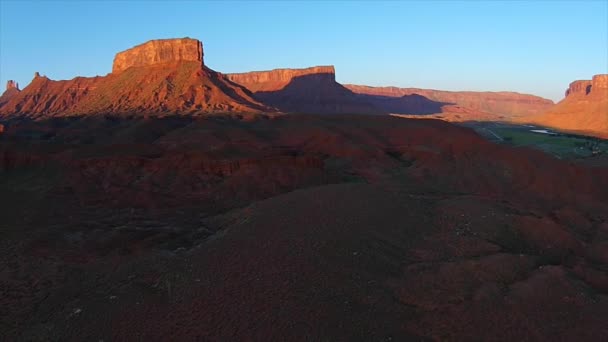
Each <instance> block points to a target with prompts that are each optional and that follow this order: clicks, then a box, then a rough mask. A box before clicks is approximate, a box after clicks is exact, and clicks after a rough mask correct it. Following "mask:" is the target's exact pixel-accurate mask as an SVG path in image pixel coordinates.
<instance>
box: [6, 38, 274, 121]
mask: <svg viewBox="0 0 608 342" xmlns="http://www.w3.org/2000/svg"><path fill="white" fill-rule="evenodd" d="M202 56H203V52H202V44H201V43H200V42H199V41H197V40H194V39H188V38H185V39H175V40H155V41H150V42H148V43H145V44H142V45H140V46H138V47H135V48H133V49H130V50H127V51H125V52H121V53H119V54H117V56H116V58H115V63H114V72H113V73H111V74H109V75H107V76H105V77H76V78H74V79H72V80H66V81H53V80H50V79H49V78H47V77H45V76H40V74H39V73H38V72H36V74H35V75H34V79H33V80H32V82H31V83H30V84H29V85H28V86H27V87H26V88H25V89H23V91H21V92H20V93H18V94H13V95H11V96H10V97H8V96H7V97H4V96H3V98H2V102H0V116H11V115H27V116H46V115H53V116H62V115H78V114H100V113H101V114H106V113H114V114H127V113H128V114H137V113H180V114H197V113H208V112H228V111H236V112H255V111H260V110H271V109H270V108H268V107H266V106H265V105H263V104H261V103H260V102H259V101H257V100H255V99H253V98H252V97H251V94H250V93H249V92H248V91H247V90H246V89H245V88H243V87H241V86H239V85H237V84H235V83H233V82H231V81H229V80H228V79H227V78H226V77H225V76H223V75H222V74H220V73H217V72H215V71H213V70H211V69H209V68H207V67H205V66H203V65H202Z"/></svg>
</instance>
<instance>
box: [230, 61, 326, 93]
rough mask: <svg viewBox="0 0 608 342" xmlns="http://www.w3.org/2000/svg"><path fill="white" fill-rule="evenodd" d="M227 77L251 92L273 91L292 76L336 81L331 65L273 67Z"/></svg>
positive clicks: (283, 84)
mask: <svg viewBox="0 0 608 342" xmlns="http://www.w3.org/2000/svg"><path fill="white" fill-rule="evenodd" d="M226 76H227V77H228V79H230V80H231V81H233V82H235V83H238V84H240V85H242V86H245V87H246V88H247V89H249V90H250V91H252V92H258V91H275V90H280V89H282V88H284V87H285V86H287V85H288V84H289V83H290V82H291V81H292V80H293V79H294V78H296V77H301V76H308V77H309V78H316V79H317V80H325V81H329V82H335V81H336V70H335V68H334V66H333V65H324V66H314V67H310V68H304V69H273V70H268V71H251V72H243V73H233V74H226Z"/></svg>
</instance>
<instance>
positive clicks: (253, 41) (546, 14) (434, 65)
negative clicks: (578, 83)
mask: <svg viewBox="0 0 608 342" xmlns="http://www.w3.org/2000/svg"><path fill="white" fill-rule="evenodd" d="M185 36H189V37H192V38H198V39H200V40H202V41H203V45H204V49H205V62H206V64H207V65H208V66H209V67H211V68H212V69H215V70H217V71H221V72H243V71H252V70H266V69H272V68H281V67H293V68H297V67H307V66H313V65H326V64H333V65H335V67H336V72H337V75H336V76H337V80H338V81H339V82H342V83H355V84H366V85H373V86H381V85H394V86H400V87H420V88H433V89H445V90H491V91H497V90H511V91H518V92H523V93H532V94H536V95H540V96H543V97H547V98H550V99H553V100H559V99H561V98H562V97H563V93H564V89H565V88H566V87H567V85H568V83H570V82H571V81H573V80H575V79H590V78H591V76H592V75H594V74H599V73H608V0H598V1H584V0H583V1H572V2H568V1H516V0H510V1H505V2H500V1H463V2H459V1H424V2H415V1H389V2H363V1H353V2H350V1H337V2H321V1H303V2H296V1H285V2H280V1H269V2H254V1H243V2H219V1H217V2H202V1H183V2H162V1H151V2H144V1H130V2H129V1H116V2H111V1H103V2H101V1H100V2H94V1H76V0H71V1H63V2H52V1H48V0H45V1H43V0H39V1H31V2H28V1H7V0H0V82H1V83H0V85H2V87H3V86H4V84H5V83H6V81H7V80H8V79H14V80H16V81H18V82H19V83H20V85H21V87H22V88H23V87H24V86H25V85H27V84H28V83H29V82H30V81H31V79H32V77H33V75H34V72H35V71H39V72H40V73H41V74H43V75H47V76H48V77H50V78H52V79H70V78H73V77H75V76H77V75H83V76H95V75H105V74H107V73H109V72H110V70H111V68H112V59H113V58H114V54H115V53H116V52H118V51H121V50H124V49H127V48H129V47H131V46H133V45H137V44H140V43H143V42H145V41H147V40H150V39H156V38H173V37H185Z"/></svg>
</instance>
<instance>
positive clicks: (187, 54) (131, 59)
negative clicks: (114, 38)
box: [112, 38, 204, 73]
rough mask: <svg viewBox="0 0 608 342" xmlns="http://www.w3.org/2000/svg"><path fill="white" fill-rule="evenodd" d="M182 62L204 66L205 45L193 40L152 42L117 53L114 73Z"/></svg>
mask: <svg viewBox="0 0 608 342" xmlns="http://www.w3.org/2000/svg"><path fill="white" fill-rule="evenodd" d="M180 61H190V62H199V63H200V65H201V66H202V65H204V62H203V43H202V42H200V41H199V40H196V39H191V38H180V39H158V40H151V41H149V42H146V43H144V44H141V45H137V46H135V47H133V48H131V49H128V50H125V51H122V52H119V53H117V54H116V57H114V64H113V65H112V73H117V72H121V71H123V70H125V69H127V68H130V67H139V66H148V65H155V64H162V63H171V62H180Z"/></svg>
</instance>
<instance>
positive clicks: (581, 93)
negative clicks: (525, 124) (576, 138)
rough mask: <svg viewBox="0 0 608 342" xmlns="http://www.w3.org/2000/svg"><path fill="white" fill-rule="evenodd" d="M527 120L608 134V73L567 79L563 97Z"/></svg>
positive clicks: (589, 133) (573, 130)
mask: <svg viewBox="0 0 608 342" xmlns="http://www.w3.org/2000/svg"><path fill="white" fill-rule="evenodd" d="M529 121H531V122H533V123H536V124H541V125H544V126H548V127H553V128H557V129H561V130H564V131H572V132H577V133H582V134H588V135H594V136H598V137H602V138H608V74H600V75H595V76H593V79H592V80H579V81H574V82H572V83H570V86H569V87H568V90H566V97H565V98H564V99H563V100H562V101H560V102H559V103H557V104H556V105H555V106H554V107H552V108H550V109H548V110H547V111H546V112H545V113H543V114H542V115H540V116H538V117H536V118H533V119H532V120H529Z"/></svg>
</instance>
